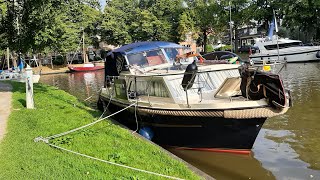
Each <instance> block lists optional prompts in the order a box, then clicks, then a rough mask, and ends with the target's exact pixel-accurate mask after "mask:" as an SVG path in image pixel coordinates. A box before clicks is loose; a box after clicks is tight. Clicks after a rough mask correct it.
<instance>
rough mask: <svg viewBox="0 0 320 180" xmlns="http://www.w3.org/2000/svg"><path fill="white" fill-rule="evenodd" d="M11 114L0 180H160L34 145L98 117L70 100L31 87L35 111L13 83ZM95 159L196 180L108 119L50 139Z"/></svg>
mask: <svg viewBox="0 0 320 180" xmlns="http://www.w3.org/2000/svg"><path fill="white" fill-rule="evenodd" d="M12 85H13V101H12V103H13V108H12V109H13V110H12V113H11V115H10V118H9V120H8V126H7V134H6V136H5V138H4V139H3V141H1V143H0V162H1V163H0V179H115V178H119V179H163V178H161V177H158V176H154V175H150V174H146V173H142V172H137V171H133V170H130V169H125V168H123V167H118V166H113V165H110V164H106V163H103V162H99V161H95V160H92V159H88V158H85V157H81V156H78V155H75V154H72V153H68V152H65V151H61V150H58V149H56V148H52V147H50V146H48V145H47V144H45V143H42V142H38V143H36V142H34V138H36V137H39V136H44V137H47V136H50V135H54V134H58V133H61V132H65V131H68V130H70V129H74V128H76V127H80V126H83V125H85V124H88V123H91V122H93V121H95V119H97V118H98V117H99V116H100V115H101V113H100V112H98V111H96V110H93V109H91V108H89V107H86V106H85V105H84V104H83V103H81V102H79V101H78V100H77V99H76V98H75V97H74V96H71V95H69V94H67V93H66V92H64V91H62V90H58V89H56V88H54V87H49V86H46V85H42V84H34V101H35V107H36V109H34V110H30V109H26V108H25V85H24V84H23V83H13V82H12ZM50 143H53V144H55V145H58V146H61V147H63V148H66V149H69V150H73V151H76V152H80V153H83V154H87V155H90V156H93V157H96V158H100V159H104V160H109V161H112V162H116V163H120V164H125V165H128V166H131V167H136V168H140V169H144V170H148V171H153V172H157V173H162V174H166V175H171V176H175V177H179V178H184V179H200V178H199V177H197V176H196V175H195V174H193V173H192V172H191V171H190V170H188V168H187V167H186V166H185V165H184V164H182V163H181V162H179V161H177V160H174V159H172V158H171V157H170V156H168V154H167V153H166V152H164V151H162V150H161V149H160V148H159V147H157V146H154V145H153V144H150V143H148V142H147V141H145V140H142V139H141V138H139V137H136V136H135V135H133V134H132V133H131V132H129V131H128V130H127V129H123V128H121V127H120V126H118V125H116V124H113V123H112V122H111V121H109V120H106V121H103V122H100V123H97V124H95V125H93V126H91V127H88V128H86V129H83V130H80V131H76V132H74V133H71V134H68V135H66V136H61V137H59V138H56V139H53V140H50Z"/></svg>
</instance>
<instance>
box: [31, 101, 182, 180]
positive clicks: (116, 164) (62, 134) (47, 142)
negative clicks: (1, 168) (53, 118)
mask: <svg viewBox="0 0 320 180" xmlns="http://www.w3.org/2000/svg"><path fill="white" fill-rule="evenodd" d="M136 104H137V102H135V103H133V104H130V105H129V106H127V107H125V108H123V109H121V110H120V111H117V112H115V113H113V114H110V115H109V116H107V117H104V118H102V119H101V117H100V118H99V119H98V120H97V121H94V122H92V123H90V124H87V125H84V126H81V127H78V128H75V129H72V130H70V131H67V132H64V133H60V134H56V135H53V136H49V137H46V138H44V137H42V136H39V137H37V138H35V139H34V142H40V141H42V142H44V143H46V144H48V145H49V146H51V147H54V148H57V149H60V150H63V151H67V152H69V153H73V154H76V155H79V156H83V157H86V158H89V159H93V160H97V161H101V162H104V163H107V164H111V165H115V166H120V167H123V168H127V169H131V170H135V171H139V172H144V173H147V174H152V175H156V176H161V177H165V178H169V179H176V180H183V179H181V178H177V177H173V176H168V175H164V174H159V173H156V172H152V171H147V170H143V169H138V168H134V167H131V166H126V165H123V164H118V163H114V162H110V161H106V160H103V159H99V158H96V157H92V156H89V155H86V154H81V153H79V152H75V151H72V150H69V149H65V148H63V147H60V146H57V145H54V144H51V143H49V140H50V139H54V138H57V137H60V136H64V135H66V134H69V133H72V132H75V131H78V130H80V129H83V128H86V127H89V126H92V125H94V124H96V123H98V122H100V121H103V120H105V119H107V118H109V117H111V116H114V115H116V114H118V113H120V112H122V111H124V110H126V109H128V108H130V107H131V106H133V105H135V106H136Z"/></svg>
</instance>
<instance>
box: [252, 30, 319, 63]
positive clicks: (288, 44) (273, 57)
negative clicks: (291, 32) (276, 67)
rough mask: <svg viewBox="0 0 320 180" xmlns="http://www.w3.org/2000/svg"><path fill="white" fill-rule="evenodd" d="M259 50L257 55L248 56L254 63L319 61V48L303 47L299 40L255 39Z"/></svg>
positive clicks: (274, 37)
mask: <svg viewBox="0 0 320 180" xmlns="http://www.w3.org/2000/svg"><path fill="white" fill-rule="evenodd" d="M254 46H256V47H258V48H259V50H258V51H257V53H254V54H252V55H250V59H252V60H253V61H254V62H259V61H260V62H262V61H280V62H306V61H319V60H320V46H304V45H303V44H302V42H301V41H299V40H291V39H283V38H280V39H278V37H277V36H276V35H275V36H272V37H271V38H270V37H267V38H257V39H255V45H254Z"/></svg>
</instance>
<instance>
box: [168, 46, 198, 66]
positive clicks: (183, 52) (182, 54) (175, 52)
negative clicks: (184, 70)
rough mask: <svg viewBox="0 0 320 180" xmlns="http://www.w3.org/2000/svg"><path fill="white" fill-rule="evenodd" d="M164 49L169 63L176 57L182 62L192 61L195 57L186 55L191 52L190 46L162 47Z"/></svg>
mask: <svg viewBox="0 0 320 180" xmlns="http://www.w3.org/2000/svg"><path fill="white" fill-rule="evenodd" d="M164 51H165V52H166V54H167V56H168V58H169V62H170V63H171V64H172V63H173V62H174V61H176V60H177V59H179V60H180V62H182V63H183V62H193V60H194V59H195V58H196V57H194V56H192V57H191V56H187V55H188V54H192V51H191V49H190V48H164Z"/></svg>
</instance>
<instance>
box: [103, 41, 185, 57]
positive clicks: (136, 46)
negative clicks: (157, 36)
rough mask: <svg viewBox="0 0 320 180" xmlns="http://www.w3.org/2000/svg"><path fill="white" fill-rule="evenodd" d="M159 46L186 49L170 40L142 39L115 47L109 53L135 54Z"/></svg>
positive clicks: (159, 47)
mask: <svg viewBox="0 0 320 180" xmlns="http://www.w3.org/2000/svg"><path fill="white" fill-rule="evenodd" d="M161 48H180V49H181V48H183V49H187V47H185V46H181V45H178V44H175V43H172V42H165V41H144V42H136V43H132V44H128V45H124V46H121V47H120V48H118V49H115V50H113V51H111V52H109V53H112V52H113V53H117V52H118V53H121V54H123V55H128V54H135V53H139V52H143V51H150V50H153V49H161Z"/></svg>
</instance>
